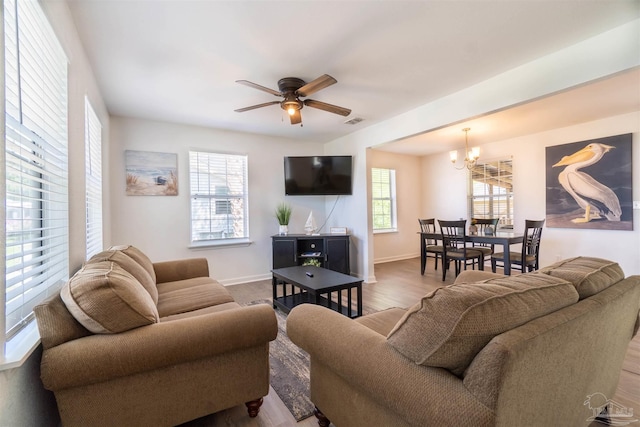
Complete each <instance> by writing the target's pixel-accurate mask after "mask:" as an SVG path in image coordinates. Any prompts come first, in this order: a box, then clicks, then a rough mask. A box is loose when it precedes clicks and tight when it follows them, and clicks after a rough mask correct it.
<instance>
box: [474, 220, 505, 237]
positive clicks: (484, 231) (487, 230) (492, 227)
mask: <svg viewBox="0 0 640 427" xmlns="http://www.w3.org/2000/svg"><path fill="white" fill-rule="evenodd" d="M498 221H499V218H471V224H475V226H476V227H477V228H478V234H480V235H495V234H496V231H497V229H498Z"/></svg>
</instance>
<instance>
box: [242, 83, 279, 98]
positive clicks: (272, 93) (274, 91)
mask: <svg viewBox="0 0 640 427" xmlns="http://www.w3.org/2000/svg"><path fill="white" fill-rule="evenodd" d="M236 83H240V84H241V85H245V86H249V87H252V88H254V89H258V90H261V91H264V92H267V93H270V94H271V95H275V96H282V94H281V93H280V92H278V91H277V90H273V89H269V88H268V87H264V86H261V85H259V84H257V83H253V82H250V81H249V80H236Z"/></svg>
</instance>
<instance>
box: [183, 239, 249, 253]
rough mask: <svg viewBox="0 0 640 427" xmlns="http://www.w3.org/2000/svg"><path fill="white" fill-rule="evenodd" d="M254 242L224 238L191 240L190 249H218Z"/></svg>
mask: <svg viewBox="0 0 640 427" xmlns="http://www.w3.org/2000/svg"><path fill="white" fill-rule="evenodd" d="M252 244H253V242H252V241H251V240H249V239H224V240H206V241H202V242H191V244H190V245H189V249H193V250H199V249H216V248H229V247H231V248H233V247H240V246H249V245H252Z"/></svg>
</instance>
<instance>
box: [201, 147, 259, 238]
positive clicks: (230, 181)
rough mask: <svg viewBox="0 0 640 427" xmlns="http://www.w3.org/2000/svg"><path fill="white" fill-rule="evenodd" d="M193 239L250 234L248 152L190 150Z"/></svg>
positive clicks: (235, 236) (238, 236)
mask: <svg viewBox="0 0 640 427" xmlns="http://www.w3.org/2000/svg"><path fill="white" fill-rule="evenodd" d="M189 175H190V187H191V242H192V243H197V242H206V241H212V240H224V239H239V238H247V237H248V236H249V233H248V217H247V206H248V195H247V156H245V155H234V154H219V153H208V152H201V151H190V152H189Z"/></svg>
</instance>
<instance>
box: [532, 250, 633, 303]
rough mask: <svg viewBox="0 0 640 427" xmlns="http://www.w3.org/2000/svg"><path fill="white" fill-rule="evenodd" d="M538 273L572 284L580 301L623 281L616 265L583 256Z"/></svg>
mask: <svg viewBox="0 0 640 427" xmlns="http://www.w3.org/2000/svg"><path fill="white" fill-rule="evenodd" d="M538 272H539V273H542V274H548V275H549V276H553V277H559V278H561V279H564V280H567V281H569V282H571V283H573V285H574V286H575V287H576V290H577V291H578V294H579V295H580V299H584V298H588V297H590V296H592V295H595V294H597V293H598V292H600V291H602V290H604V289H606V288H608V287H609V286H611V285H613V284H614V283H617V282H619V281H620V280H622V279H624V272H623V271H622V268H620V266H619V265H618V263H616V262H613V261H608V260H606V259H601V258H591V257H583V256H580V257H575V258H569V259H565V260H563V261H559V262H556V263H555V264H552V265H550V266H548V267H544V268H541V269H540V270H539V271H538Z"/></svg>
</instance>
